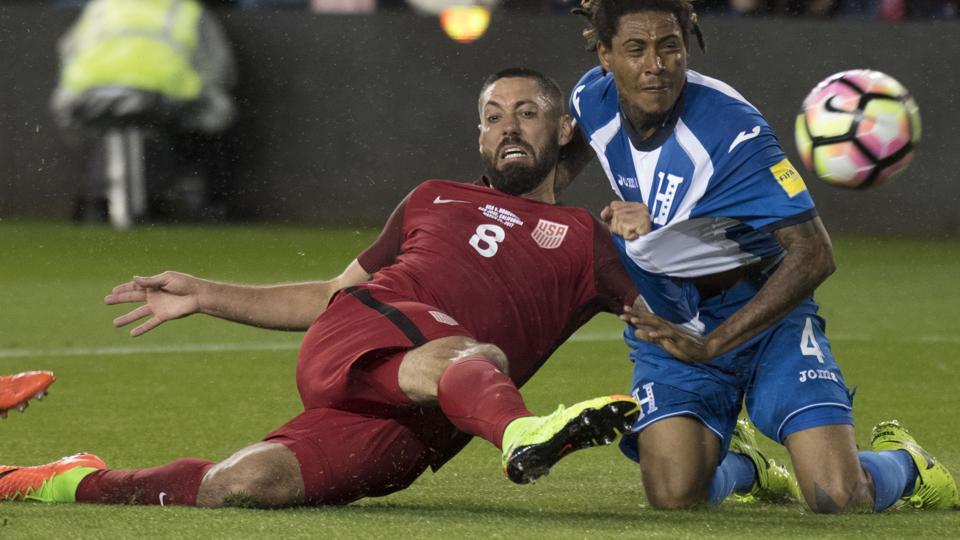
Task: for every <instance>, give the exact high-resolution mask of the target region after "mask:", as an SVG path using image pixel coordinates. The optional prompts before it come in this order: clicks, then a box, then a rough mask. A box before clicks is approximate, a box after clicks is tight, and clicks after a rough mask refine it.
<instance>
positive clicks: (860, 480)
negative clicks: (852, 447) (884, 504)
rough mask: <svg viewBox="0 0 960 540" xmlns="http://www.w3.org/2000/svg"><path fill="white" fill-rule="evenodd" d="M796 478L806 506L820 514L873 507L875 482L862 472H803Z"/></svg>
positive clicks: (863, 509) (868, 510) (867, 509)
mask: <svg viewBox="0 0 960 540" xmlns="http://www.w3.org/2000/svg"><path fill="white" fill-rule="evenodd" d="M797 481H798V483H799V484H800V490H801V491H802V492H803V498H804V500H805V501H806V502H807V506H809V507H810V510H812V511H813V512H816V513H818V514H840V513H846V512H870V511H872V510H873V504H872V502H873V483H872V482H871V481H870V478H869V477H868V476H867V475H866V474H865V473H863V472H862V471H860V474H849V475H845V476H839V475H838V476H832V477H828V476H825V475H814V476H813V477H810V476H804V475H802V474H800V475H798V477H797Z"/></svg>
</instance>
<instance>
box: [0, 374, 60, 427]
mask: <svg viewBox="0 0 960 540" xmlns="http://www.w3.org/2000/svg"><path fill="white" fill-rule="evenodd" d="M55 380H57V378H56V377H54V376H53V373H51V372H49V371H26V372H23V373H17V374H16V375H3V376H0V418H6V416H7V411H9V410H10V409H17V410H18V411H21V412H23V410H24V409H26V408H27V401H29V400H31V399H43V396H45V395H47V388H48V387H49V386H50V385H51V384H53V381H55Z"/></svg>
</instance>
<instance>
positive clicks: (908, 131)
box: [795, 69, 920, 189]
mask: <svg viewBox="0 0 960 540" xmlns="http://www.w3.org/2000/svg"><path fill="white" fill-rule="evenodd" d="M795 135H796V140H797V150H798V151H799V152H800V158H801V159H803V163H804V165H806V166H807V169H809V170H810V171H812V172H813V173H814V174H815V175H816V176H817V177H818V178H820V179H821V180H824V181H826V182H829V183H831V184H834V185H837V186H842V187H847V188H854V189H865V188H869V187H876V186H880V185H882V184H885V183H887V182H889V181H890V179H891V177H892V176H893V175H895V174H896V173H898V172H900V171H902V170H903V169H904V168H906V166H907V165H909V164H910V162H911V161H912V160H913V152H914V149H915V148H916V146H917V143H918V142H920V111H919V109H918V108H917V102H916V101H914V99H913V97H911V96H910V93H909V92H907V89H906V88H904V87H903V85H902V84H900V83H899V82H897V81H896V80H895V79H894V78H893V77H890V76H889V75H885V74H883V73H880V72H879V71H872V70H869V69H854V70H850V71H844V72H841V73H837V74H836V75H831V76H830V77H827V78H826V79H825V80H823V81H822V82H821V83H820V84H818V85H817V86H816V88H814V89H813V90H812V91H810V94H809V95H807V98H806V99H805V100H803V107H802V109H801V111H800V114H799V115H797V122H796V133H795Z"/></svg>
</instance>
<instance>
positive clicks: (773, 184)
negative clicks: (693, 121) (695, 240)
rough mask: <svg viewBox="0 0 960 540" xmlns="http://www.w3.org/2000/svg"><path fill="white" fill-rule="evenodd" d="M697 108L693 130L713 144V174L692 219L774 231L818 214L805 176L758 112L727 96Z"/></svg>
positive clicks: (744, 103) (750, 106)
mask: <svg viewBox="0 0 960 540" xmlns="http://www.w3.org/2000/svg"><path fill="white" fill-rule="evenodd" d="M708 105H709V108H707V106H708ZM701 107H702V108H704V110H703V111H697V112H698V113H699V114H698V115H697V116H698V117H699V119H700V121H699V122H697V123H698V126H697V127H696V128H695V129H696V130H697V131H700V134H703V139H704V140H707V141H711V142H710V144H709V150H708V151H709V152H710V158H711V162H712V163H713V164H714V167H715V170H714V174H713V179H712V180H711V182H710V186H709V188H708V191H707V193H706V194H705V196H704V198H703V199H701V203H700V204H698V205H697V207H696V209H695V210H694V211H693V213H692V215H691V217H728V218H733V219H736V220H738V221H740V222H742V223H744V224H745V225H747V226H749V227H751V228H753V229H758V230H773V229H776V228H780V227H783V226H786V225H789V224H793V223H798V222H801V221H805V220H807V219H810V218H812V217H813V216H815V215H816V210H815V208H814V205H813V199H812V198H811V197H810V193H809V192H808V191H807V186H806V185H805V184H804V181H803V178H802V177H801V176H800V173H798V172H797V170H796V169H795V168H794V167H793V165H791V163H790V161H789V160H788V159H787V157H786V154H784V152H783V149H782V148H781V146H780V143H779V141H778V140H777V137H776V136H775V135H774V133H773V130H771V129H770V126H769V125H768V124H767V122H766V120H765V119H764V118H763V116H762V115H761V114H760V112H759V111H757V110H756V109H755V108H754V107H753V106H752V105H750V104H748V103H746V102H743V101H739V100H734V99H729V98H726V97H721V98H719V99H716V100H713V101H712V102H707V103H704V105H701ZM698 135H699V134H698Z"/></svg>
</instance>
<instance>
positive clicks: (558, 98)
mask: <svg viewBox="0 0 960 540" xmlns="http://www.w3.org/2000/svg"><path fill="white" fill-rule="evenodd" d="M511 78H520V79H533V80H534V81H536V83H537V86H538V87H539V88H540V91H541V92H543V95H545V96H546V97H547V99H549V100H550V102H551V103H553V105H554V106H555V108H556V111H557V116H560V115H562V114H563V111H564V110H565V107H564V101H563V90H561V89H560V85H559V84H557V81H555V80H553V79H551V78H550V77H547V76H546V75H544V74H543V73H540V72H539V71H537V70H535V69H530V68H524V67H512V68H507V69H502V70H500V71H498V72H496V73H494V74H493V75H490V76H489V77H487V78H486V79H485V80H484V81H483V86H481V87H480V98H479V99H483V93H484V92H486V91H487V88H490V85H492V84H493V83H495V82H497V81H499V80H500V79H511ZM479 106H480V107H482V104H480V105H479ZM480 112H481V114H482V113H483V111H482V110H481V111H480Z"/></svg>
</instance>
